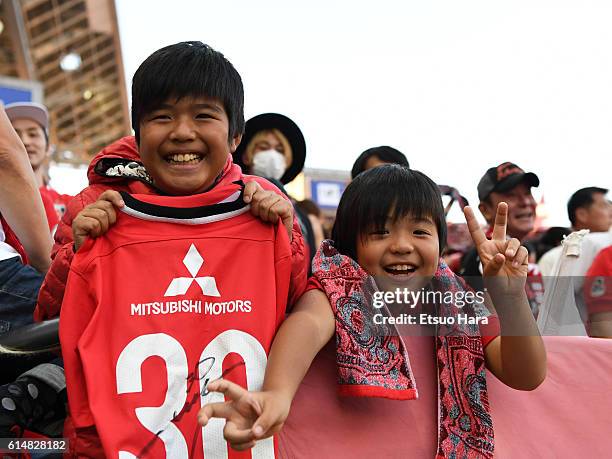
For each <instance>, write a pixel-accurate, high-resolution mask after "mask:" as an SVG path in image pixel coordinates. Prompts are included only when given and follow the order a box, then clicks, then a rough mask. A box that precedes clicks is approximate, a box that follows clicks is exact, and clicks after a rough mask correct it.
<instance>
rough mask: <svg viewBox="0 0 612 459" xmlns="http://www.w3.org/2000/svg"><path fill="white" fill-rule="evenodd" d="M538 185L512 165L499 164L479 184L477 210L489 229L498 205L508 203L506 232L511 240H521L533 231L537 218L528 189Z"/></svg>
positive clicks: (533, 177)
mask: <svg viewBox="0 0 612 459" xmlns="http://www.w3.org/2000/svg"><path fill="white" fill-rule="evenodd" d="M539 185H540V180H539V179H538V176H537V175H535V174H534V173H533V172H525V171H524V170H523V169H521V168H520V167H518V166H517V165H516V164H512V163H502V164H500V165H499V166H497V167H492V168H491V169H489V170H488V171H487V172H486V173H485V175H484V176H483V177H482V178H481V179H480V182H479V183H478V199H480V204H479V205H478V208H479V209H480V212H481V213H482V215H483V216H484V218H485V220H486V221H487V223H488V224H489V226H491V227H492V225H493V222H494V221H495V210H496V209H497V204H499V203H500V202H502V201H504V202H506V203H508V230H507V234H508V236H510V237H515V238H517V239H518V240H519V241H520V240H523V239H524V238H525V236H527V235H528V234H529V233H530V232H531V231H533V228H534V225H535V217H536V205H537V204H536V201H535V199H534V198H533V195H532V194H531V187H537V186H539Z"/></svg>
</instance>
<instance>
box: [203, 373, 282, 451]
mask: <svg viewBox="0 0 612 459" xmlns="http://www.w3.org/2000/svg"><path fill="white" fill-rule="evenodd" d="M207 389H208V390H209V391H211V392H221V393H222V394H224V395H225V397H226V398H227V399H229V400H228V401H226V402H218V403H208V404H206V405H204V407H203V408H202V409H201V410H200V412H199V413H198V422H199V423H200V424H201V425H203V426H205V425H206V424H208V422H209V421H210V419H211V418H224V419H225V420H226V422H225V428H224V429H223V437H224V438H225V440H227V442H228V443H229V444H230V446H231V447H232V448H233V449H235V450H237V451H243V450H246V449H250V448H252V447H253V446H255V442H256V441H257V440H262V439H264V438H267V437H270V436H272V435H274V434H275V433H277V432H278V431H280V429H281V428H282V427H283V424H284V422H285V419H287V416H288V415H289V407H290V405H291V401H290V400H288V399H285V398H284V397H283V396H282V395H280V394H276V393H274V392H271V391H264V392H250V391H247V390H246V389H244V388H242V387H240V386H239V385H238V384H234V383H233V382H231V381H228V380H225V379H218V380H216V381H212V382H211V383H209V384H208V387H207Z"/></svg>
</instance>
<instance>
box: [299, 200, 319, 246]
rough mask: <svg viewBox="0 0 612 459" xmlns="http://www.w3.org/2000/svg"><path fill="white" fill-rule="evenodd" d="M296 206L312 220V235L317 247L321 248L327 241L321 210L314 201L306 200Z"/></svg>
mask: <svg viewBox="0 0 612 459" xmlns="http://www.w3.org/2000/svg"><path fill="white" fill-rule="evenodd" d="M295 206H296V207H298V208H299V209H300V210H301V211H302V212H303V213H305V214H306V215H307V216H308V220H310V226H312V234H313V237H314V244H315V247H317V250H318V247H320V246H321V242H323V239H326V238H327V237H326V235H325V228H324V225H323V218H322V214H321V209H319V206H317V204H316V203H315V202H314V201H313V200H312V199H304V200H303V201H297V202H296V203H295Z"/></svg>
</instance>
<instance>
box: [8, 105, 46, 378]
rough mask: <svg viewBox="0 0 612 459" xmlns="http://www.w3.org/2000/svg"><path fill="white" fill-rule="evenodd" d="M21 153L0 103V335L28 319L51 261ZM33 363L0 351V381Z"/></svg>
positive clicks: (31, 180)
mask: <svg viewBox="0 0 612 459" xmlns="http://www.w3.org/2000/svg"><path fill="white" fill-rule="evenodd" d="M27 158H28V155H27V152H26V150H25V148H24V146H23V143H22V142H21V140H20V139H19V137H18V136H17V135H16V134H15V131H14V130H13V128H12V126H11V124H10V122H9V120H8V117H7V115H6V113H5V111H4V108H2V107H0V335H1V334H4V333H7V332H9V331H13V330H16V329H18V328H20V327H22V326H24V325H29V324H31V323H33V322H34V319H33V316H32V314H33V311H34V307H35V305H36V298H37V297H38V291H39V289H40V286H41V284H42V281H43V278H44V274H45V272H46V271H47V270H48V269H49V264H50V263H51V246H52V240H51V235H50V234H49V231H48V225H47V222H46V218H45V212H44V207H43V204H42V200H41V195H40V193H39V192H38V190H37V184H36V180H35V178H34V174H33V172H32V168H31V166H30V164H29V162H28V159H27ZM35 363H36V362H35V361H32V360H29V359H23V358H12V357H10V356H3V357H2V359H1V360H0V365H1V366H2V372H0V373H1V377H0V382H2V383H4V382H7V381H9V380H13V379H14V378H15V377H16V376H17V375H19V374H20V373H21V372H22V371H23V370H25V369H27V368H28V367H31V366H33V365H34V364H35Z"/></svg>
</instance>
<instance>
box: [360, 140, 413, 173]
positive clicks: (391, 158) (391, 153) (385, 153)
mask: <svg viewBox="0 0 612 459" xmlns="http://www.w3.org/2000/svg"><path fill="white" fill-rule="evenodd" d="M372 156H376V157H377V158H378V159H380V160H381V161H383V162H385V163H390V164H399V165H400V166H404V167H410V164H408V159H406V156H404V154H403V153H402V152H401V151H399V150H396V149H395V148H392V147H388V146H386V145H383V146H380V147H373V148H368V149H367V150H366V151H364V152H363V153H361V154H360V155H359V158H357V159H356V160H355V163H354V164H353V169H352V170H351V178H352V179H354V178H355V177H357V176H358V175H359V174H361V173H362V172H363V171H364V170H365V165H366V162H367V161H368V159H370V158H371V157H372Z"/></svg>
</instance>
